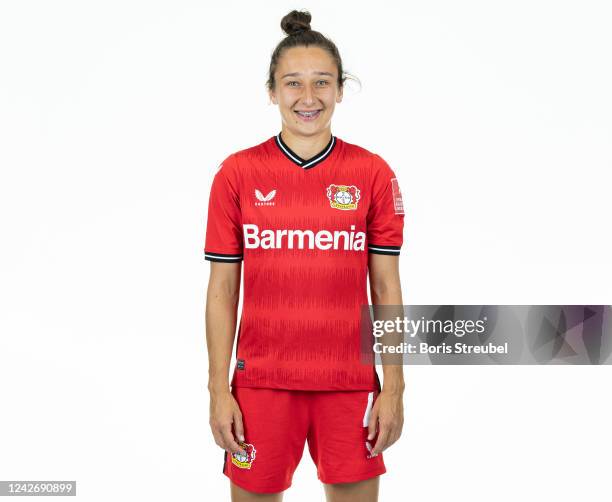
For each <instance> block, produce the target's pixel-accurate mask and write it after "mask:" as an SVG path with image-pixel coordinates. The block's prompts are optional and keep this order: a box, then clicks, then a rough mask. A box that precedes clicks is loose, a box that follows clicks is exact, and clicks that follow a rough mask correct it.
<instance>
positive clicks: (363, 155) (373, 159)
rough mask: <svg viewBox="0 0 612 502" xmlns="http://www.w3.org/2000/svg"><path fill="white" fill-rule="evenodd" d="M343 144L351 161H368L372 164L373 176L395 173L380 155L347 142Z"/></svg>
mask: <svg viewBox="0 0 612 502" xmlns="http://www.w3.org/2000/svg"><path fill="white" fill-rule="evenodd" d="M343 144H344V152H345V156H346V158H347V159H350V160H356V159H359V160H365V161H367V162H368V163H369V164H370V169H371V170H372V174H378V173H382V174H385V173H389V172H391V173H392V172H393V170H392V169H391V166H389V164H388V163H387V161H386V160H385V159H384V158H383V157H382V156H381V155H379V154H378V153H375V152H373V151H371V150H368V149H367V148H364V147H362V146H359V145H355V144H353V143H348V142H347V141H343Z"/></svg>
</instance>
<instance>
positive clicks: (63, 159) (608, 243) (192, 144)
mask: <svg viewBox="0 0 612 502" xmlns="http://www.w3.org/2000/svg"><path fill="white" fill-rule="evenodd" d="M292 8H308V9H310V11H311V13H312V15H313V21H312V26H313V28H314V29H317V30H319V31H321V32H323V33H324V34H327V35H329V36H330V37H331V38H332V39H333V40H334V41H335V42H336V44H337V45H338V47H339V48H340V51H341V54H342V56H343V58H344V63H345V68H346V70H347V71H349V72H351V73H352V74H354V75H356V76H357V77H359V79H360V80H361V83H362V86H361V88H359V86H357V85H355V84H354V83H350V84H349V88H347V90H346V92H345V99H344V101H343V103H342V104H341V105H339V106H338V107H337V109H336V114H335V115H334V120H333V126H332V132H333V133H334V134H335V135H337V136H339V137H340V138H342V139H344V140H346V141H349V142H351V143H356V144H358V145H361V146H363V147H365V148H368V149H370V150H372V151H374V152H376V153H379V154H380V155H381V156H383V158H385V159H386V160H387V161H388V162H389V163H390V165H391V166H392V167H393V168H394V169H395V170H396V173H397V174H398V177H399V178H400V182H401V185H402V190H403V196H404V202H405V205H406V229H405V246H404V247H403V251H402V258H401V275H402V283H403V290H404V299H405V303H408V304H536V305H537V304H547V305H554V304H610V303H611V299H612V267H611V266H610V256H611V255H612V240H611V237H610V215H611V214H612V203H611V198H610V181H611V180H610V168H611V167H612V153H611V148H610V147H611V144H612V141H611V140H612V125H611V117H612V93H611V92H610V89H612V70H611V65H610V48H611V47H612V31H611V30H610V29H609V27H610V26H611V25H612V10H611V8H610V4H609V3H608V2H605V1H600V2H596V1H588V0H586V1H585V0H583V1H580V2H578V1H555V2H553V1H538V0H536V1H534V0H530V1H513V2H490V1H481V2H475V1H468V2H451V1H449V2H432V1H427V2H425V1H421V2H410V3H408V2H381V3H374V2H356V1H354V0H353V1H351V2H348V1H342V2H341V1H335V2H328V1H327V2H314V1H313V2H305V3H301V4H293V3H291V2H278V1H265V2H264V1H258V2H246V1H241V2H236V1H224V2H203V1H202V2H186V1H177V0H174V1H172V2H171V1H165V2H160V1H157V2H155V1H146V2H145V1H141V2H137V1H104V2H102V1H100V2H91V1H90V2H84V1H73V2H67V1H53V2H50V1H37V2H35V1H30V2H19V1H2V3H0V167H1V178H0V221H1V227H0V232H1V234H0V235H1V238H2V245H1V247H0V302H1V303H0V305H1V307H0V308H1V313H0V333H1V337H0V397H1V400H2V401H1V403H0V479H4V480H10V479H30V480H46V479H70V480H74V479H76V480H77V481H78V491H79V495H78V497H79V499H80V500H87V501H108V500H121V501H123V500H125V501H133V500H149V501H167V500H181V501H198V500H214V501H223V500H228V499H229V498H228V493H229V488H228V480H227V479H226V478H225V477H224V476H222V474H221V466H222V457H223V454H222V451H221V450H220V449H218V447H217V446H216V445H215V444H214V442H213V439H212V436H211V434H210V432H209V426H208V393H207V391H206V383H207V356H206V349H205V338H204V300H205V288H206V284H207V279H208V269H209V263H208V262H205V261H204V260H203V249H202V248H203V241H204V229H205V224H206V208H207V201H208V192H209V189H210V183H211V181H212V176H213V174H214V171H215V170H216V168H217V165H218V164H219V162H220V161H221V160H222V159H223V158H225V157H226V156H227V155H228V154H229V153H231V152H234V151H236V150H238V149H242V148H246V147H248V146H252V145H255V144H258V143H260V142H261V141H264V140H265V139H267V138H269V137H270V136H272V135H273V134H276V133H277V132H278V131H279V130H280V115H279V113H278V109H277V108H276V107H275V106H273V105H271V104H269V102H268V98H267V95H266V93H265V87H264V83H265V80H266V77H267V74H266V72H267V68H268V64H269V57H270V53H271V51H272V49H273V48H274V46H275V44H276V43H277V42H278V41H279V40H280V39H281V37H282V33H281V30H280V27H279V23H280V19H281V18H282V16H283V15H284V14H286V13H287V12H288V11H289V10H291V9H292ZM610 376H611V374H610V368H609V367H559V366H557V367H544V366H539V367H536V366H532V367H522V366H514V367H495V366H489V367H438V366H436V367H409V368H406V381H407V389H406V398H405V401H406V420H405V428H404V435H403V436H402V438H401V440H400V441H399V442H398V443H397V444H396V445H394V446H393V447H392V448H391V449H389V450H387V452H385V461H386V464H387V467H388V473H387V474H385V475H384V476H383V477H382V478H381V481H382V482H381V501H391V500H398V499H399V500H404V499H409V500H419V501H422V502H424V501H439V500H459V501H462V500H469V501H474V502H475V501H489V500H499V501H514V500H524V499H534V500H537V499H540V500H557V501H562V500H567V501H569V500H576V499H577V498H580V499H581V500H589V501H597V500H609V499H608V497H609V495H610V489H609V452H610V447H611V446H612V441H611V439H610V430H609V426H610V421H611V420H612V409H611V406H610V399H609V390H610V383H611V378H610ZM339 454H341V452H339ZM285 500H288V501H315V500H323V491H322V487H321V485H320V484H319V482H318V481H317V479H316V472H315V468H314V465H313V463H312V461H311V459H310V457H309V455H308V451H307V450H306V451H305V452H304V456H303V458H302V463H301V464H300V466H299V468H298V470H297V472H296V474H295V477H294V484H293V487H292V488H290V490H289V491H288V492H287V493H286V495H285Z"/></svg>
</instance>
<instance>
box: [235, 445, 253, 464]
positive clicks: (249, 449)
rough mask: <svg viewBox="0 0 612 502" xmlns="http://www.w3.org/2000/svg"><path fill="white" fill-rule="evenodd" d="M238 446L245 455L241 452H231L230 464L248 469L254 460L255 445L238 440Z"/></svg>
mask: <svg viewBox="0 0 612 502" xmlns="http://www.w3.org/2000/svg"><path fill="white" fill-rule="evenodd" d="M238 444H239V445H240V447H241V448H242V449H243V450H244V451H245V452H246V455H243V454H242V453H232V464H234V465H235V466H237V467H240V468H241V469H250V468H251V465H252V464H253V460H255V447H254V446H253V445H252V444H249V443H244V442H242V441H238Z"/></svg>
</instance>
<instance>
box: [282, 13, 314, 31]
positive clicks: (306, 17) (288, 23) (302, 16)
mask: <svg viewBox="0 0 612 502" xmlns="http://www.w3.org/2000/svg"><path fill="white" fill-rule="evenodd" d="M311 19H312V16H311V15H310V12H308V11H305V10H303V11H298V10H292V11H291V12H290V13H289V14H287V15H286V16H285V17H283V19H282V20H281V28H282V29H283V31H284V32H285V33H286V34H287V35H295V34H296V33H299V32H301V31H308V30H310V20H311Z"/></svg>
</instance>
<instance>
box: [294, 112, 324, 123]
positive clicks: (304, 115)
mask: <svg viewBox="0 0 612 502" xmlns="http://www.w3.org/2000/svg"><path fill="white" fill-rule="evenodd" d="M294 111H295V114H296V115H297V116H298V117H299V118H300V119H301V120H303V121H305V122H312V121H313V120H317V118H318V117H319V115H321V111H322V110H320V109H319V110H294Z"/></svg>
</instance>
